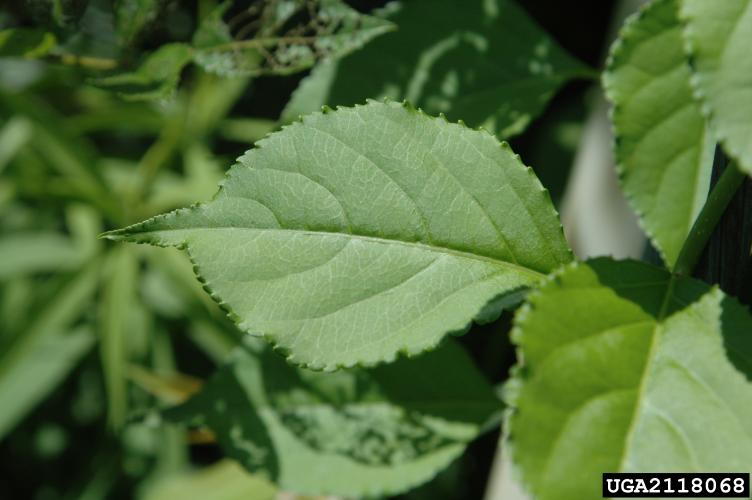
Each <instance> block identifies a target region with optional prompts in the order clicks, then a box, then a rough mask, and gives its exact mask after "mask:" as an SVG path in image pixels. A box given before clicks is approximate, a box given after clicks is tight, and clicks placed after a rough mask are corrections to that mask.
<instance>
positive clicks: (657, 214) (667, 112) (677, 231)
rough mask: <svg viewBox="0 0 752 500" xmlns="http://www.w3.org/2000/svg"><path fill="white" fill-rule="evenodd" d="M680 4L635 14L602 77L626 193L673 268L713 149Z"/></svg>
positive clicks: (657, 1)
mask: <svg viewBox="0 0 752 500" xmlns="http://www.w3.org/2000/svg"><path fill="white" fill-rule="evenodd" d="M678 3H679V2H678V0H654V1H653V2H651V3H649V4H648V5H647V7H646V8H644V9H643V10H641V11H640V12H639V13H637V14H635V15H634V16H632V17H631V18H630V19H629V20H628V21H627V23H626V25H625V27H624V28H623V30H622V32H621V35H620V37H619V39H618V40H617V41H616V43H615V44H614V46H613V48H612V50H611V56H610V58H609V62H608V68H607V70H606V72H605V73H604V75H603V85H604V87H605V89H606V94H607V95H608V97H609V99H610V100H611V102H612V103H613V105H614V108H613V111H612V114H611V120H612V122H613V126H614V135H615V139H616V140H615V153H616V159H617V163H618V166H619V173H620V177H621V183H622V188H623V190H624V193H625V194H626V196H627V199H628V200H629V201H630V203H631V205H632V208H633V209H634V210H635V211H636V212H637V214H638V215H639V217H640V220H641V222H642V226H643V227H644V228H645V231H646V232H647V233H648V235H650V237H651V239H652V241H653V244H654V245H655V247H656V248H657V249H658V250H659V251H660V253H661V255H662V256H663V260H664V261H665V262H666V265H667V266H668V267H669V268H671V267H672V266H673V265H674V263H675V262H676V258H677V257H678V255H679V250H680V249H681V246H682V243H684V240H685V239H686V237H687V234H689V230H690V229H691V227H692V224H693V222H694V221H695V219H696V218H697V214H698V213H699V211H700V209H701V208H702V206H703V203H704V202H705V198H706V197H707V194H708V187H709V184H710V173H711V170H712V163H713V149H714V147H715V142H714V141H713V140H712V137H711V134H709V133H708V130H707V128H706V126H705V119H704V118H703V116H702V113H701V112H700V106H699V104H698V103H696V102H695V99H694V97H693V96H692V88H691V86H690V83H689V80H690V70H689V64H688V61H687V58H686V56H685V55H684V46H683V41H682V37H681V25H680V23H679V19H678V12H677V11H678V8H679V5H678Z"/></svg>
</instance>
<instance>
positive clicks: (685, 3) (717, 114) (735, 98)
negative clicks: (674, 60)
mask: <svg viewBox="0 0 752 500" xmlns="http://www.w3.org/2000/svg"><path fill="white" fill-rule="evenodd" d="M680 16H681V18H682V20H683V22H684V23H685V24H684V39H685V41H686V47H687V51H688V53H689V54H690V57H691V59H692V68H693V70H694V78H693V79H692V83H693V85H694V87H695V90H696V91H697V97H698V98H699V100H700V102H701V103H702V109H703V112H704V113H705V115H706V116H707V117H708V119H709V121H710V125H711V128H712V131H713V132H714V134H715V136H716V139H718V141H719V142H720V143H721V144H722V145H723V148H724V149H725V150H726V152H727V153H728V154H729V156H731V157H732V158H733V159H735V160H736V161H737V162H738V163H739V166H740V167H741V168H742V170H744V171H745V172H747V173H748V174H752V121H750V119H749V114H750V109H752V91H750V89H752V59H750V57H749V47H750V40H752V1H749V0H725V1H723V2H706V1H703V0H682V2H681V10H680Z"/></svg>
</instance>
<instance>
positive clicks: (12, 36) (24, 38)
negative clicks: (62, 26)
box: [0, 28, 57, 59]
mask: <svg viewBox="0 0 752 500" xmlns="http://www.w3.org/2000/svg"><path fill="white" fill-rule="evenodd" d="M56 43H57V40H56V39H55V35H53V34H52V33H48V32H46V31H42V30H38V29H31V28H15V29H7V30H2V31H0V57H25V58H27V59H37V58H39V57H44V56H46V55H47V54H48V53H49V52H50V51H51V50H52V49H53V48H54V47H55V45H56Z"/></svg>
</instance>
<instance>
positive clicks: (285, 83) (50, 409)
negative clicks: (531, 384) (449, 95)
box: [0, 0, 615, 500]
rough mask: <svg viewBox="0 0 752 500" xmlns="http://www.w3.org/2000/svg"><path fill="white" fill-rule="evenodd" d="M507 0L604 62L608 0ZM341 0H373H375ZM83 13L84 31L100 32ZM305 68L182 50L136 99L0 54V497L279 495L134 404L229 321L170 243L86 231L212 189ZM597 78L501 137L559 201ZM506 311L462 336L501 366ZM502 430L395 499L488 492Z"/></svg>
mask: <svg viewBox="0 0 752 500" xmlns="http://www.w3.org/2000/svg"><path fill="white" fill-rule="evenodd" d="M64 3H65V2H64ZM72 3H73V4H75V2H72ZM519 3H520V5H521V6H522V7H523V8H524V9H525V10H526V11H527V12H528V13H530V14H531V15H532V17H533V18H534V19H535V20H536V21H537V22H538V23H539V24H540V25H541V26H542V27H543V28H544V29H545V30H546V31H547V32H548V33H549V34H551V36H553V37H554V38H555V39H556V40H557V41H558V42H559V43H560V44H561V45H562V46H563V47H564V48H565V49H566V50H567V51H568V52H570V53H571V54H572V55H573V56H575V57H576V58H578V59H579V60H581V61H583V62H585V63H587V64H589V65H590V66H591V67H594V68H600V67H601V66H602V56H603V54H604V53H605V44H606V42H607V36H608V29H609V25H610V19H611V16H612V15H613V12H612V10H613V7H614V4H615V3H612V2H598V1H595V0H593V1H587V2H577V3H574V4H573V3H564V2H547V1H543V0H525V1H521V2H519ZM31 4H32V5H33V6H35V8H38V9H40V10H41V11H44V9H45V8H47V7H48V6H47V5H46V3H45V2H43V1H39V2H31ZM348 4H350V5H351V6H353V7H354V8H356V9H357V10H359V11H361V12H370V11H372V10H373V9H374V8H379V7H382V6H383V4H384V2H377V1H366V0H358V1H350V2H348ZM18 5H20V4H18ZM18 5H17V4H16V3H15V2H14V3H11V4H10V5H6V6H4V7H2V8H0V28H2V27H6V26H35V25H36V24H35V23H36V22H37V21H35V20H34V19H33V18H32V17H30V16H29V14H28V11H27V10H25V9H22V8H20V7H19V6H18ZM211 5H212V2H208V1H198V2H168V4H167V8H165V9H164V10H163V11H162V13H161V14H160V15H159V16H158V17H157V18H156V19H154V20H153V22H151V23H150V24H149V29H148V30H147V31H146V32H145V33H144V34H143V35H142V36H140V37H139V38H138V39H137V40H136V42H135V43H134V44H133V45H132V47H131V48H130V49H129V50H130V52H129V54H126V56H125V57H136V55H137V54H139V53H142V52H147V51H152V50H154V49H156V48H158V47H160V46H162V45H163V44H164V43H166V42H168V41H176V40H177V41H181V40H188V39H189V38H190V36H191V34H192V33H193V31H194V29H195V26H196V25H197V23H198V20H199V16H201V15H203V14H202V13H205V12H207V11H208V10H209V9H210V7H211ZM74 7H75V5H74ZM89 29H91V30H92V31H91V34H92V35H93V39H94V41H93V42H91V43H93V47H94V48H95V49H96V47H99V46H100V45H99V44H101V46H104V45H106V44H107V43H108V41H107V37H108V36H112V34H111V33H108V32H107V31H106V30H103V31H97V29H98V28H97V26H96V25H94V26H93V27H92V26H89ZM499 64H503V61H499ZM306 74H307V72H302V73H296V74H292V75H286V76H260V77H255V78H250V77H241V78H220V77H217V76H214V75H210V74H207V73H204V72H203V71H202V70H201V69H200V68H199V67H197V66H189V67H187V68H186V69H185V70H183V73H182V75H181V84H180V87H179V90H178V92H177V95H176V96H175V97H174V99H168V100H158V101H156V102H130V101H126V100H123V99H121V98H119V97H118V96H117V95H115V94H114V93H113V92H110V91H107V90H102V89H99V88H96V87H94V86H92V85H89V84H88V82H89V78H90V76H91V75H90V73H88V72H87V71H86V70H85V69H82V68H81V67H78V66H76V65H66V64H61V63H60V62H59V61H31V60H22V59H17V58H9V59H2V60H0V318H2V320H1V321H0V464H1V466H0V470H1V471H2V472H0V498H30V499H32V498H33V499H40V500H43V499H44V500H46V499H58V498H60V499H63V498H64V499H69V498H70V499H74V498H82V499H94V498H171V497H172V496H174V497H175V498H178V497H181V496H185V495H186V491H187V492H191V493H188V494H189V495H190V496H194V495H195V494H196V492H198V491H202V490H201V488H208V490H207V491H212V495H213V496H211V497H210V496H203V495H202V496H201V497H202V498H233V496H232V495H234V494H243V492H247V491H250V490H252V491H255V492H256V494H257V495H258V498H272V497H273V495H274V492H273V491H272V488H271V486H269V485H267V484H265V483H264V482H263V480H261V479H256V478H253V477H251V476H250V475H248V474H246V473H245V472H242V471H241V470H239V469H237V468H235V467H234V466H233V465H232V464H229V463H227V462H225V461H223V459H222V454H221V452H220V451H219V449H218V448H217V446H216V445H214V444H213V443H212V442H211V439H210V438H209V439H207V437H206V436H201V435H188V436H186V435H185V433H184V432H183V431H181V430H178V429H177V428H174V429H172V428H171V429H168V430H167V431H164V428H157V427H155V426H154V425H150V423H149V418H148V415H147V417H146V418H143V417H144V415H145V414H148V412H149V410H150V408H152V407H154V405H155V404H163V403H167V402H175V401H179V400H180V399H182V398H184V397H185V396H186V395H187V394H189V393H190V392H191V391H193V390H195V387H197V385H198V384H199V383H200V381H202V380H205V379H206V378H207V377H208V376H209V375H210V374H211V373H212V372H213V371H214V370H215V367H216V365H217V363H218V362H219V361H220V360H221V359H222V358H223V357H224V356H225V355H226V353H227V352H229V350H230V349H231V348H232V347H233V346H234V345H236V344H237V343H238V342H240V334H239V333H238V332H237V331H236V330H235V329H234V327H233V326H232V325H231V324H230V323H229V322H228V321H227V320H226V319H225V318H224V314H223V313H222V312H221V311H219V309H218V308H217V307H216V306H215V305H214V304H213V303H212V302H211V301H210V300H209V299H208V297H207V296H206V295H205V294H204V293H203V291H201V290H200V288H199V286H198V285H197V284H196V283H195V280H194V278H193V275H192V273H191V270H190V265H189V263H187V262H186V260H185V258H184V257H183V256H182V255H181V254H180V253H179V252H177V251H168V250H155V249H152V248H148V247H146V246H137V247H136V246H133V245H128V246H122V245H119V246H118V245H115V244H113V243H111V242H106V241H101V240H97V239H96V236H97V234H99V233H100V232H102V231H105V230H109V229H114V228H117V227H122V226H123V225H125V224H130V223H133V222H136V221H139V220H143V219H144V218H146V217H148V216H151V215H153V214H156V213H160V212H164V211H166V210H169V209H172V208H177V207H180V206H184V205H187V204H190V203H192V202H194V201H196V200H200V199H207V198H209V197H210V196H211V195H212V194H213V193H214V191H215V189H216V184H217V182H218V181H219V180H220V179H221V177H222V173H223V171H224V170H225V169H226V168H227V167H229V166H230V165H231V164H232V162H233V160H234V159H235V158H236V157H238V156H240V155H241V154H242V153H243V152H244V151H245V150H246V149H248V147H249V146H250V145H251V144H252V143H253V141H255V140H256V139H259V138H261V137H262V136H263V135H265V134H266V133H268V132H270V131H273V130H275V129H276V128H277V127H278V126H279V117H280V114H281V112H282V110H283V108H284V106H285V105H286V104H287V102H288V101H289V99H290V96H291V94H292V92H293V91H294V89H295V88H296V87H297V86H298V84H299V82H300V80H301V79H302V78H303V77H304V76H305V75H306ZM594 87H595V85H594V82H592V81H576V82H572V83H569V84H567V85H566V86H565V87H564V89H563V90H562V91H561V92H559V93H558V94H557V96H556V97H555V98H554V99H553V101H552V102H551V103H550V105H549V106H548V107H547V110H546V111H545V113H544V114H543V116H541V117H540V118H539V119H537V120H536V121H535V122H533V124H532V125H531V126H530V127H529V128H528V129H527V130H526V131H525V132H524V133H523V134H521V135H519V136H517V137H515V138H513V139H512V141H511V143H512V147H513V148H514V150H515V151H516V152H518V153H519V154H520V155H521V156H522V159H523V161H524V162H525V163H526V164H528V165H534V166H536V173H537V175H538V176H539V177H540V178H541V181H542V183H543V184H544V185H545V186H547V187H548V188H549V190H550V191H551V193H552V197H553V198H554V201H555V203H557V204H558V203H559V202H560V201H561V200H562V196H563V193H564V189H565V186H566V182H567V177H568V173H569V168H570V165H571V164H572V163H573V160H574V156H575V153H576V150H577V148H578V146H579V144H580V140H581V133H582V127H583V122H584V120H585V117H586V116H587V115H588V114H589V113H590V111H591V109H592V107H593V93H594V92H597V88H594ZM509 320H510V318H509V317H508V316H504V317H502V318H501V319H500V320H499V322H497V323H495V324H491V325H487V326H484V327H475V328H476V329H477V330H478V331H476V332H475V333H474V334H472V335H466V336H464V337H462V339H461V342H462V343H463V344H464V345H465V346H466V347H467V348H468V350H469V351H470V352H471V353H472V355H473V356H474V358H475V359H476V361H477V363H478V366H479V367H480V368H481V369H482V370H483V372H484V373H485V375H486V376H487V377H488V378H489V380H491V381H492V382H494V383H498V382H500V381H502V380H504V379H505V378H506V376H507V373H508V370H509V367H510V366H511V365H512V363H513V362H514V353H513V350H512V349H511V347H510V345H509V344H508V341H507V340H506V338H505V336H503V335H495V334H494V333H495V332H497V331H498V330H499V329H500V328H504V329H506V328H508V322H509ZM186 437H187V438H188V439H186ZM497 442H498V433H497V432H490V433H487V434H486V435H484V436H483V437H482V438H481V439H478V440H477V441H475V442H474V443H473V444H472V445H471V446H470V447H469V448H468V450H467V452H466V453H465V455H464V456H463V457H462V459H461V460H459V461H458V462H457V463H456V464H455V465H453V466H452V467H451V468H450V469H448V470H447V471H445V472H443V473H441V474H440V475H439V476H438V477H437V478H436V479H434V480H433V481H432V482H431V483H429V484H427V485H425V486H423V487H422V488H420V489H418V490H416V491H414V492H411V493H408V494H406V495H404V496H402V497H401V498H410V499H421V498H431V499H440V498H481V497H482V495H483V491H484V489H485V484H486V480H487V477H488V474H489V470H490V468H491V462H492V458H493V454H494V450H495V448H496V444H497ZM189 443H193V444H189ZM202 471H203V472H202ZM207 471H208V473H207ZM175 478H179V479H178V480H176V479H175ZM218 485H222V487H221V488H219V486H218ZM222 495H225V496H222ZM264 495H266V496H264ZM254 498H255V497H254Z"/></svg>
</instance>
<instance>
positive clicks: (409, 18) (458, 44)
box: [283, 0, 590, 137]
mask: <svg viewBox="0 0 752 500" xmlns="http://www.w3.org/2000/svg"><path fill="white" fill-rule="evenodd" d="M382 15H383V16H384V17H386V18H387V19H389V20H390V21H393V22H394V23H395V24H396V25H397V26H398V30H397V31H395V32H394V33H388V34H386V35H384V36H382V37H379V38H378V39H377V40H374V41H373V42H371V43H369V44H368V45H367V46H366V47H364V48H363V49H361V50H359V51H357V52H354V53H353V54H351V55H350V56H348V57H346V58H344V59H342V60H340V61H329V62H324V63H322V64H320V65H319V66H318V67H316V68H315V69H314V71H313V73H312V74H311V75H310V76H309V77H307V78H306V79H305V80H304V81H303V82H302V84H301V85H300V87H299V88H298V90H297V91H296V92H295V94H294V95H293V98H292V100H291V102H290V103H289V104H288V106H287V108H286V109H285V111H284V112H283V119H284V120H285V121H291V120H294V119H296V118H297V117H298V116H299V115H301V114H306V113H310V112H311V111H316V110H318V109H319V108H320V107H321V106H322V105H325V104H326V105H330V106H335V105H347V106H349V105H352V104H356V103H360V102H363V101H364V100H365V99H367V98H373V99H377V98H378V99H381V98H383V97H389V98H391V99H395V100H401V99H406V100H408V101H410V102H412V103H414V104H415V105H417V106H420V107H421V108H423V109H425V110H426V112H428V113H432V114H438V113H446V114H447V116H448V117H449V118H450V119H452V120H460V119H461V120H465V121H466V122H467V123H468V124H469V125H471V126H474V127H475V126H483V127H484V128H485V129H487V130H489V131H492V132H496V133H498V134H499V136H500V137H509V136H511V135H514V134H517V133H519V132H521V131H522V130H524V129H525V127H526V126H527V125H528V124H529V123H530V121H531V120H532V119H534V118H535V117H536V116H537V115H538V114H540V113H541V111H543V109H544V107H545V105H546V103H547V102H548V100H549V99H550V98H551V97H552V96H553V94H554V92H555V91H556V90H557V89H558V88H559V87H560V86H561V85H562V84H563V83H564V82H566V81H568V80H569V79H571V78H574V77H578V76H579V77H582V76H588V75H589V74H590V70H588V68H587V67H586V66H584V65H583V64H581V63H580V62H578V61H577V60H575V59H574V58H572V57H571V56H570V55H569V54H567V53H566V52H565V51H564V50H563V49H562V48H561V47H560V46H559V45H558V44H557V43H556V41H555V40H553V39H552V38H551V37H549V36H548V35H547V34H546V33H545V32H544V31H543V30H542V29H540V27H538V26H537V25H536V24H535V22H534V21H533V20H532V19H531V18H530V17H529V16H528V15H527V13H526V12H525V11H524V10H523V9H522V8H520V7H519V6H518V5H517V3H516V2H514V1H511V0H491V1H480V0H471V1H466V2H457V1H454V0H410V1H408V2H404V3H403V4H397V3H392V4H389V5H388V6H387V8H386V9H385V10H384V11H383V12H382Z"/></svg>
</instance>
